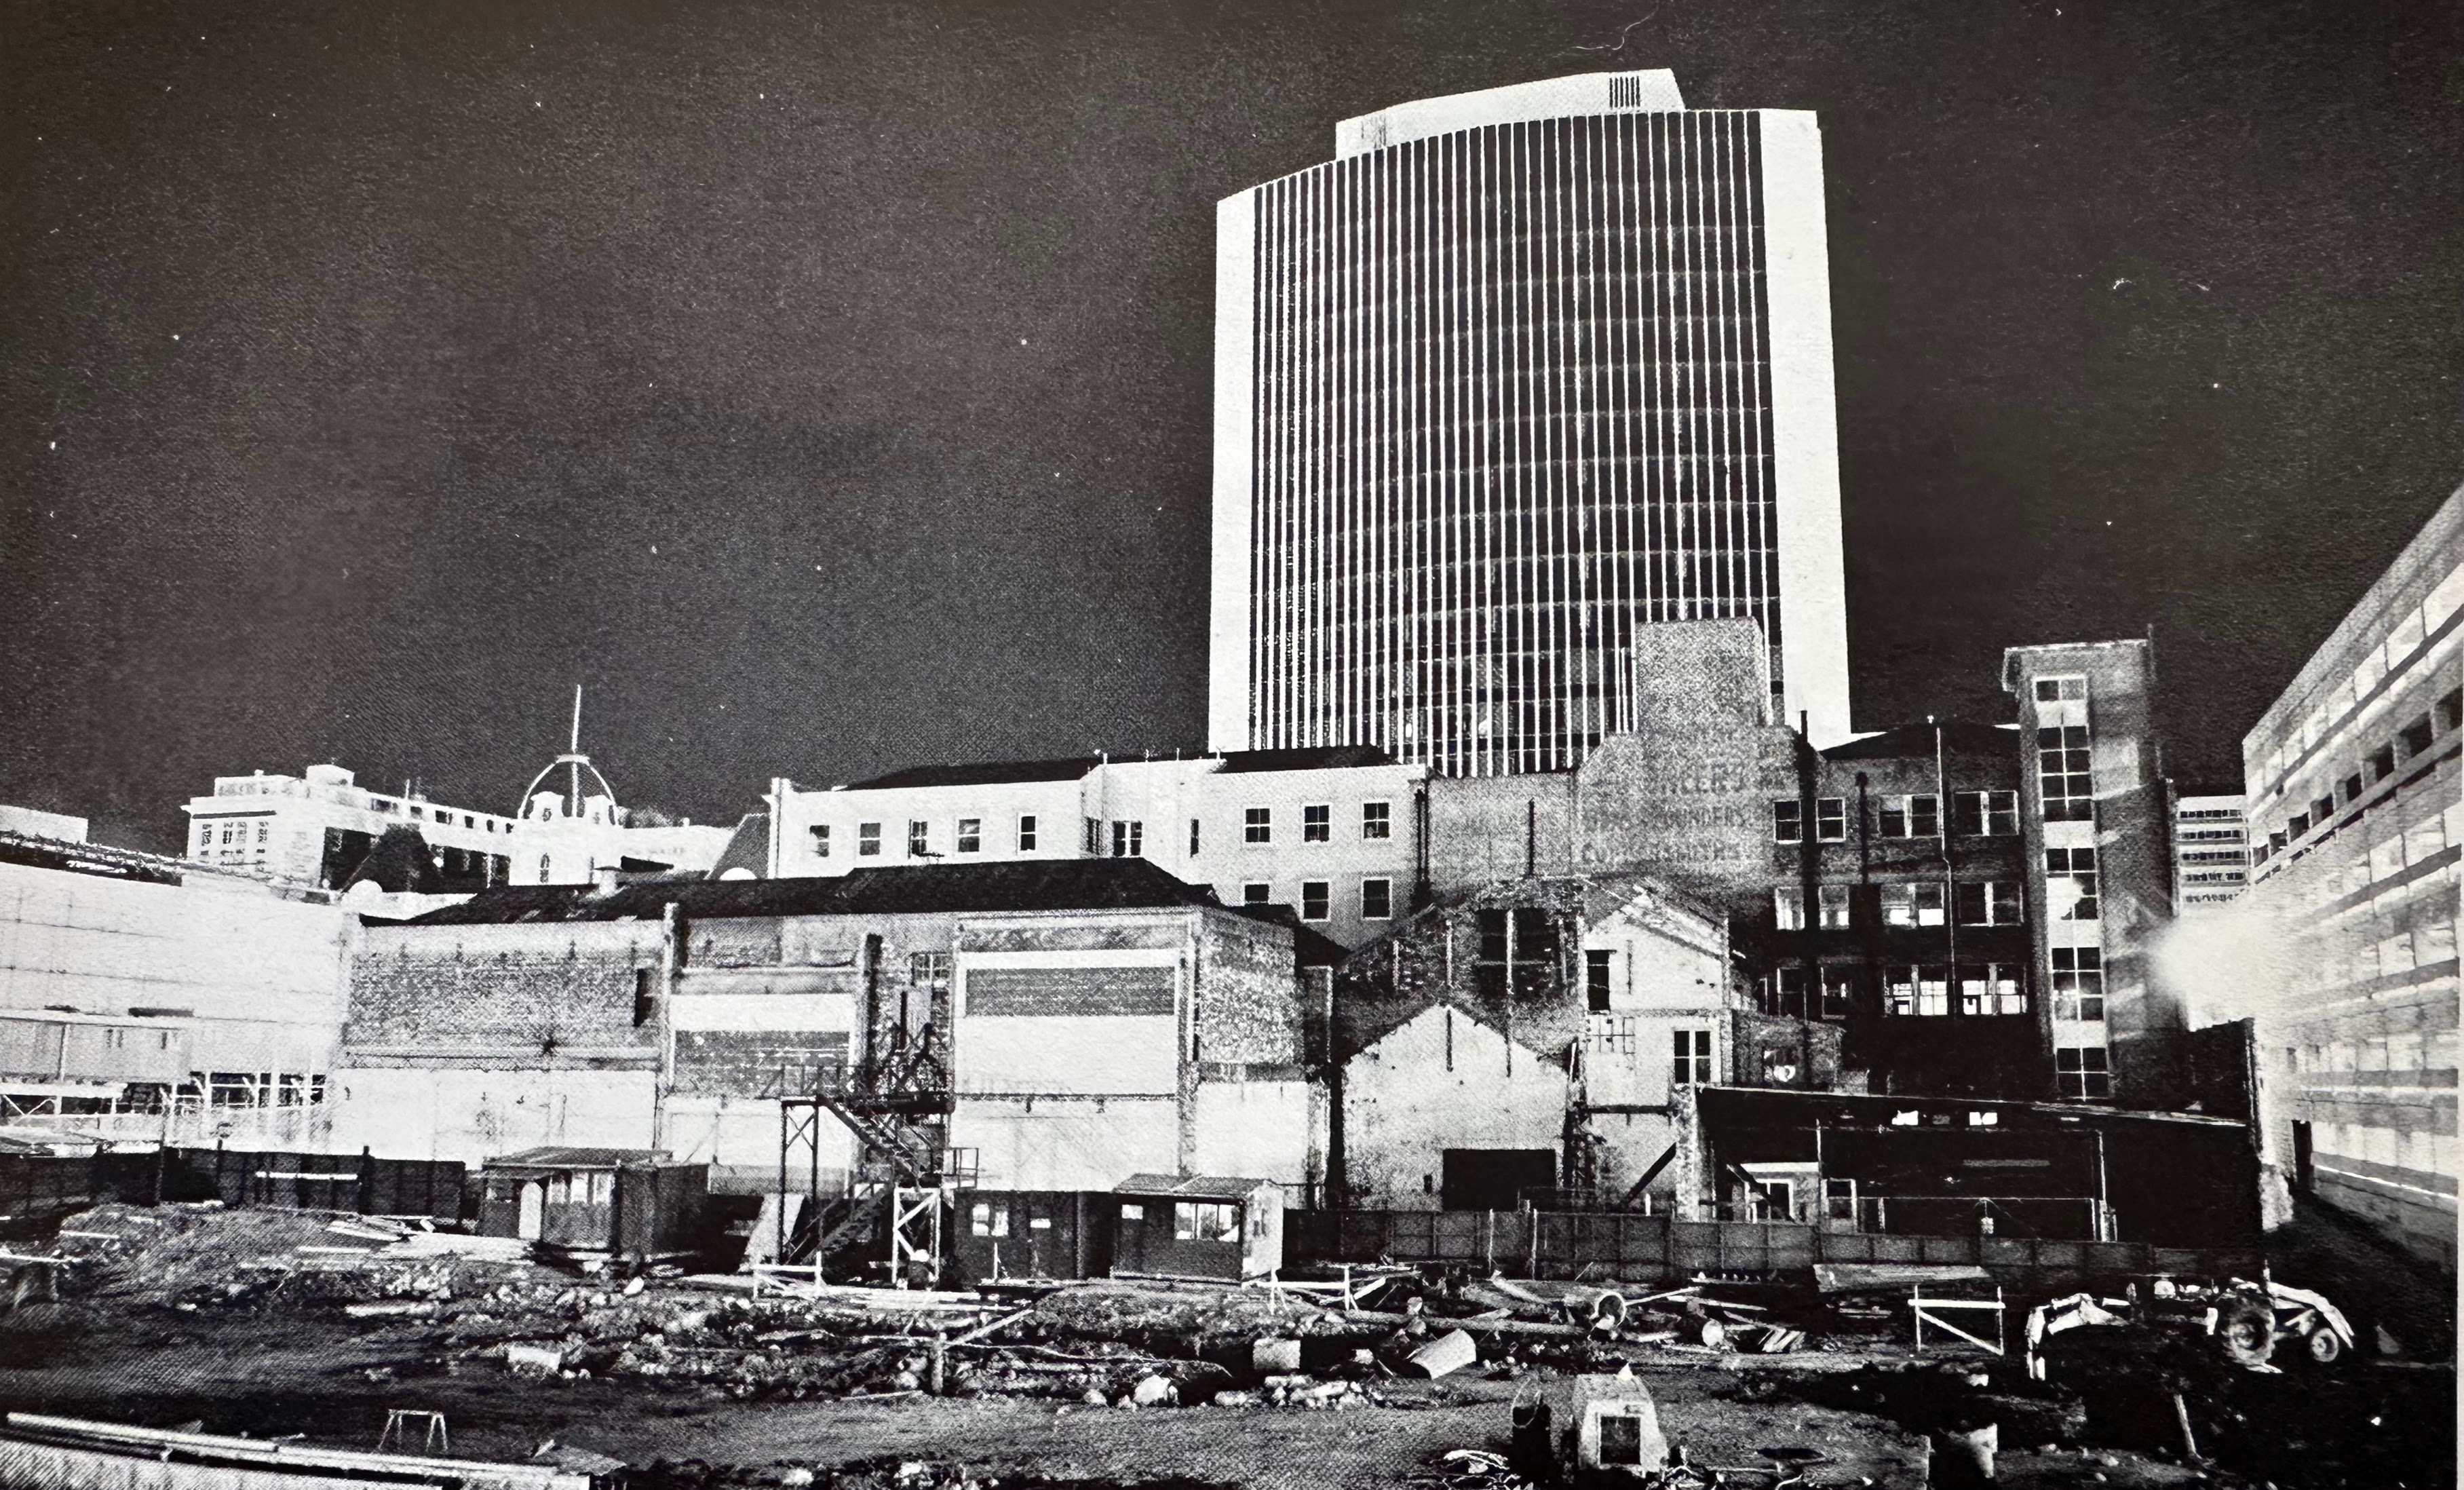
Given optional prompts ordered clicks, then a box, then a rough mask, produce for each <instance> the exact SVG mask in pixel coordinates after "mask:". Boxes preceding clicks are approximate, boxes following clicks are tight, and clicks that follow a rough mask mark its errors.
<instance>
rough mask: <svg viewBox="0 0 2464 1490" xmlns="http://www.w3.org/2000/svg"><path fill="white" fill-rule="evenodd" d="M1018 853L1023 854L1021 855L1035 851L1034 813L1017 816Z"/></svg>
mask: <svg viewBox="0 0 2464 1490" xmlns="http://www.w3.org/2000/svg"><path fill="white" fill-rule="evenodd" d="M1018 851H1019V852H1020V853H1023V854H1027V853H1033V852H1034V851H1035V814H1034V813H1031V812H1025V813H1021V814H1019V819H1018Z"/></svg>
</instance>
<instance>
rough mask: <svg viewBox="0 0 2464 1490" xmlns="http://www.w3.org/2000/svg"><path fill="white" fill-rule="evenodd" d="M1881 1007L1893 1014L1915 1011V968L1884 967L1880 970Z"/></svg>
mask: <svg viewBox="0 0 2464 1490" xmlns="http://www.w3.org/2000/svg"><path fill="white" fill-rule="evenodd" d="M1882 1009H1883V1012H1884V1013H1887V1014H1890V1015H1893V1016H1908V1015H1913V1014H1915V1013H1916V1012H1917V970H1916V969H1914V968H1906V967H1900V968H1885V969H1883V970H1882Z"/></svg>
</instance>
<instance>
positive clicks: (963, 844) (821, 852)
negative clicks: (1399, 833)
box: [811, 801, 1395, 859]
mask: <svg viewBox="0 0 2464 1490" xmlns="http://www.w3.org/2000/svg"><path fill="white" fill-rule="evenodd" d="M1201 822H1202V820H1200V819H1198V818H1192V819H1190V820H1189V852H1190V854H1191V856H1192V857H1195V856H1196V855H1197V854H1198V853H1199V849H1200V848H1201V847H1202V844H1203V835H1202V828H1201ZM882 827H883V824H881V823H879V822H859V823H857V824H856V825H855V852H856V856H857V857H858V858H865V859H869V858H873V857H875V856H877V855H879V854H880V853H881V851H882V844H883V837H882ZM811 832H812V841H813V855H814V857H815V858H818V859H827V858H829V857H830V847H831V840H832V834H831V830H830V824H828V823H826V822H817V823H815V824H813V826H812V829H811ZM1394 836H1395V805H1394V803H1393V802H1391V801H1367V802H1362V803H1361V804H1360V837H1361V839H1362V840H1364V841H1369V842H1375V841H1380V840H1386V839H1391V838H1393V837H1394ZM1041 839H1042V829H1041V825H1040V823H1039V822H1038V820H1037V815H1036V814H1034V813H1031V812H1029V813H1021V814H1020V815H1019V816H1018V818H1017V819H1016V821H1015V822H1014V823H1013V824H1012V827H1011V837H1010V842H1011V844H1012V845H1013V846H1014V848H1015V849H1016V851H1017V852H1019V853H1023V854H1029V853H1034V852H1035V851H1036V848H1037V845H1038V844H1039V843H1040V842H1041ZM1333 839H1334V804H1333V803H1331V802H1312V803H1309V804H1306V805H1304V806H1303V807H1302V808H1301V809H1300V841H1301V842H1302V843H1304V844H1325V843H1331V842H1333ZM1274 841H1275V810H1274V809H1273V808H1272V807H1244V808H1243V809H1242V810H1241V842H1242V843H1243V844H1272V843H1273V842H1274ZM951 844H952V849H953V851H954V852H957V853H961V854H978V853H982V852H983V851H984V820H983V819H981V818H960V819H958V820H957V823H956V826H955V831H954V832H953V834H952V835H951ZM1080 846H1081V850H1082V851H1083V852H1084V853H1086V854H1088V855H1089V856H1090V857H1096V858H1102V857H1107V856H1109V857H1111V858H1114V859H1134V858H1138V857H1140V856H1142V855H1143V854H1144V853H1145V852H1146V823H1145V822H1143V821H1141V820H1136V819H1119V820H1114V821H1111V822H1107V821H1105V820H1104V819H1102V818H1088V819H1086V820H1084V836H1083V839H1082V841H1081V845H1080ZM907 855H908V857H909V858H912V859H929V858H934V857H936V854H935V850H934V848H933V824H932V822H930V821H929V820H926V819H921V818H918V819H913V820H911V821H910V822H908V824H907Z"/></svg>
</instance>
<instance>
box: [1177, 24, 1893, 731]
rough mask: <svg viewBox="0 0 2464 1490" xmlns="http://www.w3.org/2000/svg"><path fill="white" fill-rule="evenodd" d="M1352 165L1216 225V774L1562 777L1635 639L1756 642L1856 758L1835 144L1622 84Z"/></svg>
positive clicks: (1526, 103)
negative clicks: (1332, 748) (1381, 770)
mask: <svg viewBox="0 0 2464 1490" xmlns="http://www.w3.org/2000/svg"><path fill="white" fill-rule="evenodd" d="M1339 142H1340V151H1339V154H1338V158H1337V159H1336V160H1334V161H1333V162H1331V163H1329V164H1323V165H1319V166H1314V167H1310V168H1309V169H1307V170H1303V171H1300V172H1298V173H1295V174H1294V175H1291V176H1288V177H1285V178H1282V179H1280V180H1278V181H1274V182H1269V183H1267V184H1265V185H1264V186H1257V187H1253V188H1251V189H1250V190H1248V191H1245V192H1243V193H1240V194H1239V195H1236V196H1233V197H1230V198H1227V199H1226V200H1225V201H1224V202H1223V203H1221V206H1220V207H1219V208H1218V214H1217V244H1218V265H1217V307H1216V326H1217V344H1216V400H1215V415H1216V437H1215V488H1214V540H1215V552H1214V558H1213V560H1212V586H1213V601H1212V616H1211V646H1212V649H1213V650H1212V660H1211V664H1210V670H1209V682H1210V690H1211V692H1210V698H1209V705H1208V739H1209V743H1210V745H1212V746H1213V747H1214V748H1217V749H1239V748H1243V747H1247V748H1253V749H1267V748H1284V747H1306V746H1323V745H1340V744H1372V745H1376V746H1378V747H1380V748H1383V749H1385V750H1387V751H1389V752H1391V753H1393V754H1394V755H1395V756H1397V757H1398V758H1401V759H1405V760H1412V761H1419V762H1425V763H1426V764H1428V765H1429V766H1430V767H1431V769H1432V770H1434V771H1435V772H1437V773H1439V774H1441V775H1448V776H1459V775H1473V776H1487V775H1513V774H1519V773H1523V772H1529V771H1549V770H1561V769H1565V768H1566V767H1569V766H1571V765H1573V764H1574V763H1575V762H1576V761H1578V760H1579V759H1580V758H1581V757H1582V756H1583V755H1584V754H1585V752H1586V751H1588V749H1589V748H1590V746H1591V745H1592V743H1593V742H1595V740H1596V739H1597V738H1599V737H1600V736H1601V735H1602V734H1609V733H1615V732H1617V731H1618V730H1620V729H1624V728H1628V727H1630V715H1631V712H1632V708H1633V694H1634V692H1635V691H1636V685H1635V683H1634V681H1633V673H1634V671H1635V669H1636V668H1637V667H1638V661H1637V659H1636V658H1634V657H1633V655H1632V648H1631V646H1630V644H1629V640H1628V639H1629V634H1630V632H1631V630H1632V628H1634V627H1635V626H1637V625H1642V624H1652V623H1656V622H1667V621H1690V620H1698V619H1706V618H1711V617H1718V616H1730V615H1741V616H1749V617H1751V618H1752V619H1754V620H1755V621H1756V622H1757V623H1759V624H1761V626H1762V627H1763V630H1764V634H1765V638H1766V643H1767V646H1769V649H1770V651H1771V664H1772V667H1771V672H1772V681H1773V687H1774V690H1775V694H1776V701H1777V703H1778V705H1779V707H1780V708H1781V710H1782V711H1784V714H1783V716H1784V717H1788V718H1790V719H1792V720H1793V719H1794V717H1795V716H1796V715H1797V714H1798V713H1799V712H1803V713H1804V714H1805V716H1806V718H1807V721H1808V727H1809V730H1810V733H1811V734H1812V735H1813V737H1814V739H1815V743H1816V744H1817V745H1820V744H1825V743H1829V742H1832V741H1836V740H1838V739H1841V738H1844V737H1845V736H1846V734H1847V733H1848V727H1849V717H1848V684H1847V641H1846V604H1845V594H1844V586H1843V581H1842V573H1841V571H1842V560H1841V548H1840V542H1841V540H1840V532H1839V495H1838V452H1837V417H1836V413H1835V410H1834V396H1833V373H1832V344H1831V328H1830V306H1829V272H1828V267H1827V248H1826V230H1825V225H1824V218H1823V191H1822V165H1821V146H1820V137H1819V133H1818V130H1817V129H1816V126H1815V121H1814V118H1813V116H1812V115H1810V114H1804V113H1798V112H1790V111H1779V110H1757V111H1686V110H1683V108H1682V105H1681V103H1680V100H1679V99H1678V96H1677V90H1676V86H1675V82H1674V79H1673V78H1672V77H1669V75H1667V74H1665V73H1639V74H1635V73H1629V74H1596V75H1588V76H1585V77H1573V78H1562V79H1555V80H1551V81H1548V82H1542V83H1533V84H1528V85H1523V86H1519V87H1515V88H1507V89H1498V90H1491V91H1489V92H1487V93H1482V94H1469V95H1463V96H1460V97H1457V98H1451V99H1427V100H1420V101H1419V102H1415V103H1410V104H1404V105H1398V106H1397V107H1396V108H1393V109H1389V110H1385V111H1382V112H1381V113H1379V114H1375V115H1371V116H1365V117H1364V118H1362V119H1360V120H1353V121H1346V122H1345V124H1344V125H1343V127H1342V130H1341V131H1340V132H1339ZM1573 178H1580V179H1581V180H1582V183H1583V185H1584V186H1585V187H1586V189H1584V190H1582V191H1577V192H1568V191H1566V190H1564V189H1563V186H1562V183H1563V182H1565V181H1567V180H1569V179H1573ZM1543 348H1546V349H1547V350H1546V351H1545V353H1544V352H1543V350H1542V349H1543Z"/></svg>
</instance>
